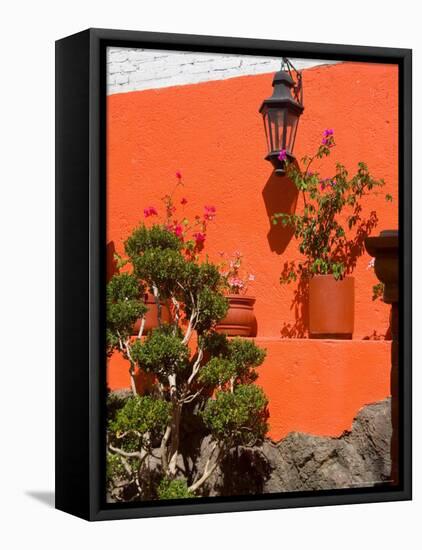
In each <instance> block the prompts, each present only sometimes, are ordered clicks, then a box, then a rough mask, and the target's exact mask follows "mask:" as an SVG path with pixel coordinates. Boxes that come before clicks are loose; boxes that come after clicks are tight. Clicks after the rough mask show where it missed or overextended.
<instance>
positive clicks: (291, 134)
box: [285, 111, 299, 153]
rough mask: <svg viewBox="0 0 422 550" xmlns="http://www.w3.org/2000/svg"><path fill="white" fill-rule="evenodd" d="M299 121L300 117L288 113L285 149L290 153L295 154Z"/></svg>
mask: <svg viewBox="0 0 422 550" xmlns="http://www.w3.org/2000/svg"><path fill="white" fill-rule="evenodd" d="M298 121H299V117H298V116H297V114H295V113H292V112H290V111H287V112H286V127H285V149H286V150H287V151H288V152H289V153H293V148H294V145H295V138H296V130H297V123H298Z"/></svg>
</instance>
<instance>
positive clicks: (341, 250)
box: [272, 129, 392, 338]
mask: <svg viewBox="0 0 422 550" xmlns="http://www.w3.org/2000/svg"><path fill="white" fill-rule="evenodd" d="M334 146H335V142H334V132H333V130H331V129H327V130H325V131H324V134H323V138H322V142H321V144H320V145H319V147H318V149H317V152H316V153H315V154H314V155H313V156H311V157H304V158H303V159H302V166H301V165H300V164H299V163H297V162H294V163H293V162H289V161H288V160H287V157H286V153H285V151H281V153H280V159H281V160H284V161H285V163H286V173H287V175H288V177H290V178H291V180H292V181H293V182H294V184H295V185H296V187H297V189H298V191H299V194H300V195H301V196H302V199H303V203H302V209H301V211H300V212H296V213H293V214H289V213H283V212H281V213H277V214H274V215H273V218H272V221H273V223H274V224H277V223H281V224H282V225H283V226H286V227H291V228H293V230H294V236H295V238H296V239H297V241H298V244H299V252H300V253H301V254H302V255H303V259H300V260H299V261H292V262H288V263H285V265H284V268H283V271H282V274H281V278H280V281H281V282H282V283H289V282H291V281H296V280H297V279H298V278H300V279H301V280H302V282H303V281H305V282H306V283H307V284H308V291H309V333H310V335H311V336H313V337H341V338H345V337H351V335H352V333H353V329H354V277H353V276H352V275H351V274H352V273H353V270H354V268H355V266H356V262H357V259H358V257H359V256H361V255H362V254H363V253H364V250H365V248H364V242H365V238H366V237H367V236H368V235H369V234H370V233H371V231H372V229H373V228H374V227H375V225H376V224H377V221H378V219H377V214H376V212H375V211H371V212H370V213H369V215H368V216H367V217H364V213H363V207H362V200H363V199H364V198H365V197H366V196H367V195H369V194H375V193H377V189H378V188H380V187H382V186H384V181H383V180H382V179H375V178H374V177H373V176H372V175H371V174H370V172H369V170H368V167H367V166H366V164H365V163H363V162H359V163H358V168H357V171H356V173H355V174H354V175H353V176H351V177H350V176H349V174H348V172H347V170H346V168H345V167H344V166H343V165H342V164H340V163H337V164H336V168H335V172H334V175H332V176H330V177H325V178H322V177H321V175H320V174H319V173H318V172H316V171H311V169H310V168H311V165H312V164H313V163H314V162H315V161H317V160H318V159H319V160H321V159H323V158H324V157H328V156H329V155H330V153H331V150H332V148H333V147H334ZM385 198H386V200H388V201H391V200H392V197H391V195H386V196H385Z"/></svg>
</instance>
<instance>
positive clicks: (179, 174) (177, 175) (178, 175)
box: [176, 170, 182, 180]
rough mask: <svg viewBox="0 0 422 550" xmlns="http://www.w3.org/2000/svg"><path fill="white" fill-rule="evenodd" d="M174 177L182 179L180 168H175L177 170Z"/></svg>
mask: <svg viewBox="0 0 422 550" xmlns="http://www.w3.org/2000/svg"><path fill="white" fill-rule="evenodd" d="M176 178H177V179H178V180H181V179H182V172H180V170H177V171H176Z"/></svg>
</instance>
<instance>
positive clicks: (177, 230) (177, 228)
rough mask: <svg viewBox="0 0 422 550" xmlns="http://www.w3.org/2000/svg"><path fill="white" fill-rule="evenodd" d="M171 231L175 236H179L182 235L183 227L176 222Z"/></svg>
mask: <svg viewBox="0 0 422 550" xmlns="http://www.w3.org/2000/svg"><path fill="white" fill-rule="evenodd" d="M173 233H174V234H175V235H176V237H181V236H182V235H183V228H182V226H181V225H180V224H177V225H175V226H174V227H173Z"/></svg>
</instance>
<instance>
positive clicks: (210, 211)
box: [204, 206, 216, 221]
mask: <svg viewBox="0 0 422 550" xmlns="http://www.w3.org/2000/svg"><path fill="white" fill-rule="evenodd" d="M204 209H205V212H204V219H205V220H207V221H211V220H213V219H214V216H215V212H216V208H215V206H204Z"/></svg>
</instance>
